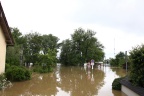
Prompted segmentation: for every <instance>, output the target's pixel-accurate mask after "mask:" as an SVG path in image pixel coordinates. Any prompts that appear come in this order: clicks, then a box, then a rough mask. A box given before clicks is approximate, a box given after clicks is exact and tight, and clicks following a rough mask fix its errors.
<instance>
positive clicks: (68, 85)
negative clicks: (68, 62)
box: [0, 66, 126, 96]
mask: <svg viewBox="0 0 144 96" xmlns="http://www.w3.org/2000/svg"><path fill="white" fill-rule="evenodd" d="M125 74H126V72H125V70H123V69H118V68H110V67H108V66H107V67H103V66H102V67H98V68H96V67H95V68H94V69H93V70H92V69H87V68H84V67H62V66H57V67H56V69H55V71H54V72H52V73H46V74H38V73H33V74H32V79H31V80H28V81H24V82H13V86H12V87H10V88H6V89H5V90H1V91H0V96H126V95H125V94H124V93H123V92H121V91H115V90H112V86H111V85H112V82H113V80H114V79H115V78H117V77H121V76H125Z"/></svg>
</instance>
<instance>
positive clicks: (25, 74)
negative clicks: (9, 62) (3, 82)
mask: <svg viewBox="0 0 144 96" xmlns="http://www.w3.org/2000/svg"><path fill="white" fill-rule="evenodd" d="M5 75H6V77H7V79H8V80H12V81H23V80H29V79H30V78H31V72H30V71H29V70H28V69H26V68H25V67H18V66H11V67H9V68H8V69H7V71H6V73H5Z"/></svg>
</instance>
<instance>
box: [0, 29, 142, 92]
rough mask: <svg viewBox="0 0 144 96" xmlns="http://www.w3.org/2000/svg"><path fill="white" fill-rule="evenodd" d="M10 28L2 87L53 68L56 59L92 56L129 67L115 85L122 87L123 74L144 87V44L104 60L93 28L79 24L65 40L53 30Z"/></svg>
mask: <svg viewBox="0 0 144 96" xmlns="http://www.w3.org/2000/svg"><path fill="white" fill-rule="evenodd" d="M11 32H12V35H13V38H14V41H15V45H14V46H9V47H7V53H6V66H5V73H4V74H1V75H0V88H1V89H3V88H6V87H7V86H11V85H12V83H11V82H18V81H25V80H30V79H31V78H32V74H33V73H35V72H37V73H48V72H53V70H54V69H55V67H56V64H57V63H61V64H62V65H63V66H83V64H84V63H85V62H88V61H90V60H91V59H93V60H94V61H95V62H99V61H103V62H104V63H109V64H110V65H111V66H113V67H118V68H124V69H126V68H128V71H127V75H126V77H121V78H117V79H115V80H114V82H113V83H112V88H113V89H117V90H120V89H121V84H120V80H122V79H124V78H127V79H128V80H129V81H130V82H131V83H132V84H133V85H134V86H140V87H144V75H143V72H144V63H143V62H144V59H143V58H144V45H140V46H137V47H135V48H133V49H132V50H131V51H130V52H129V54H128V56H127V55H126V54H125V53H124V52H119V53H118V54H116V56H115V57H114V58H109V59H107V60H105V59H104V57H105V53H104V46H103V45H102V44H101V43H100V41H99V40H98V39H97V37H96V32H94V31H92V30H84V29H82V28H78V29H76V30H74V33H73V34H71V38H70V39H66V40H63V41H60V39H59V38H58V37H56V36H53V35H52V34H48V35H47V34H44V35H41V34H39V33H38V32H33V33H28V34H22V33H21V32H20V30H19V29H18V28H11ZM126 62H127V67H126ZM126 70H127V69H126ZM10 81H11V82H10Z"/></svg>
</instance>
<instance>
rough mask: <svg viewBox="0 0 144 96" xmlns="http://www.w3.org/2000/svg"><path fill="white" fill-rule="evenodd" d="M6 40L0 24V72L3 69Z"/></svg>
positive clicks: (2, 71)
mask: <svg viewBox="0 0 144 96" xmlns="http://www.w3.org/2000/svg"><path fill="white" fill-rule="evenodd" d="M5 58H6V42H5V37H4V34H3V32H2V29H1V26H0V74H1V73H4V71H5Z"/></svg>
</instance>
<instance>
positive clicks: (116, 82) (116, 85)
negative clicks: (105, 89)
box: [112, 77, 123, 90]
mask: <svg viewBox="0 0 144 96" xmlns="http://www.w3.org/2000/svg"><path fill="white" fill-rule="evenodd" d="M122 79H123V77H122V78H116V79H114V81H113V83H112V89H114V90H121V83H120V81H121V80H122Z"/></svg>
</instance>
